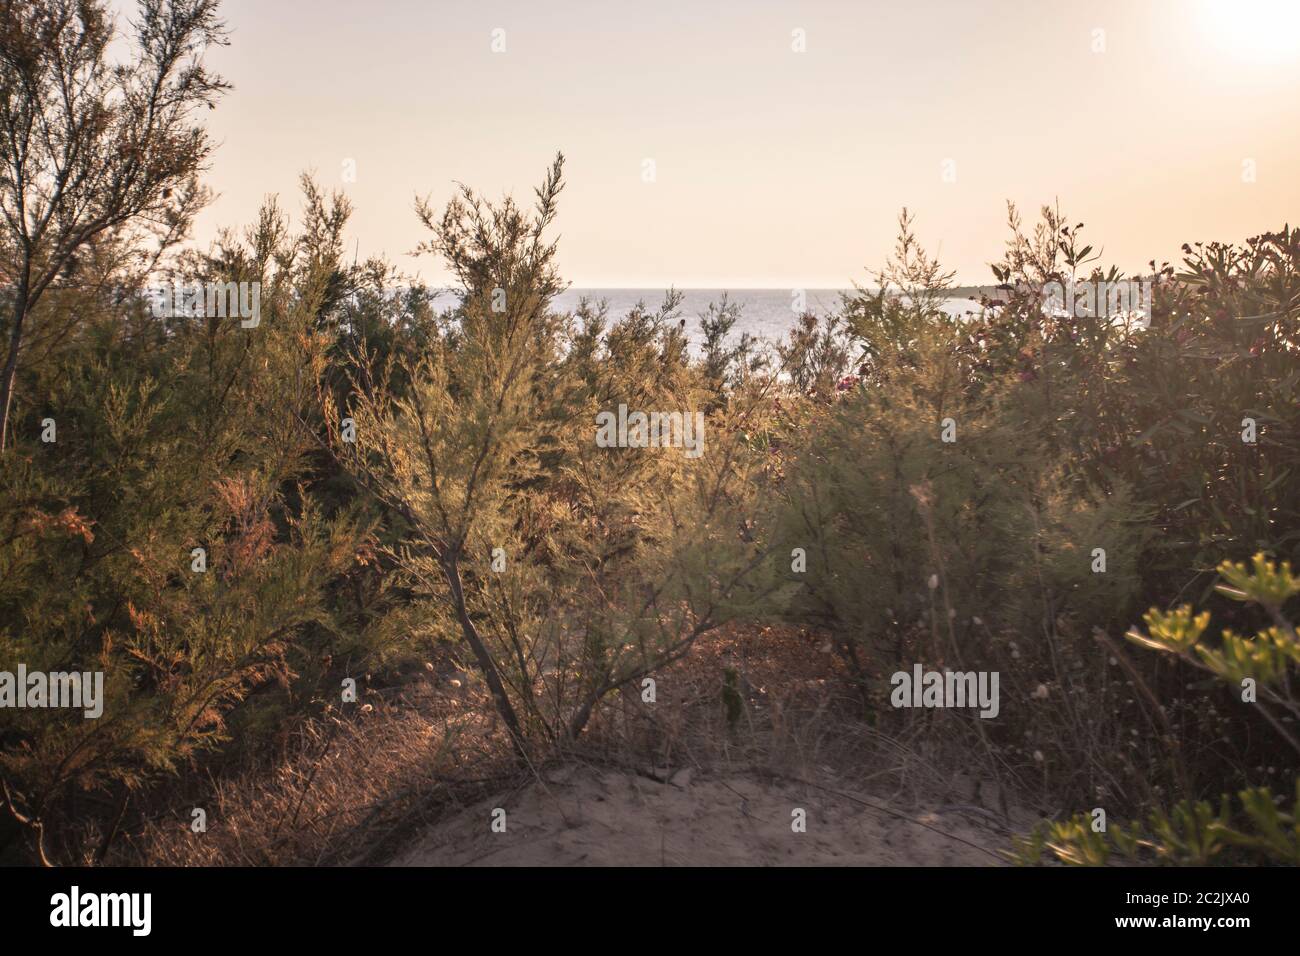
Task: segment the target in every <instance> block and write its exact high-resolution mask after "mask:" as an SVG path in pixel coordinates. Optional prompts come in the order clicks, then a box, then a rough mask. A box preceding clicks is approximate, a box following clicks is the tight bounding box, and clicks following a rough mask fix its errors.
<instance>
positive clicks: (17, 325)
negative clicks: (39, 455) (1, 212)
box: [0, 282, 28, 452]
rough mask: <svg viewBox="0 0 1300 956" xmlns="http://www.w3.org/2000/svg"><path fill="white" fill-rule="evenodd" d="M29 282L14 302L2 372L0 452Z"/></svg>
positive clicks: (23, 286)
mask: <svg viewBox="0 0 1300 956" xmlns="http://www.w3.org/2000/svg"><path fill="white" fill-rule="evenodd" d="M27 311H28V309H27V283H26V282H23V283H21V284H20V285H19V288H18V298H17V300H16V302H15V303H14V327H13V331H11V332H10V333H9V357H8V358H6V359H5V367H4V372H3V373H0V376H2V377H0V452H3V451H4V450H5V446H6V442H7V438H8V435H9V405H10V403H11V401H12V400H13V396H14V380H15V379H16V378H17V377H18V350H19V348H20V347H21V346H22V341H23V320H24V319H25V318H27Z"/></svg>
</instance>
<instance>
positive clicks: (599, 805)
mask: <svg viewBox="0 0 1300 956" xmlns="http://www.w3.org/2000/svg"><path fill="white" fill-rule="evenodd" d="M663 776H664V777H665V778H666V780H667V782H659V781H658V780H655V779H651V778H650V777H648V776H644V775H641V774H638V773H633V772H628V771H624V770H610V769H605V768H596V767H590V766H583V765H570V766H565V767H561V768H559V769H558V770H550V771H547V772H545V773H543V774H542V778H541V781H537V780H534V782H532V783H531V784H529V785H528V786H526V787H524V788H522V789H521V790H518V791H515V792H513V793H508V794H501V795H498V796H496V797H493V798H491V799H488V800H485V801H482V802H480V803H478V804H475V805H473V806H470V807H466V808H464V809H462V810H460V811H458V812H456V813H454V814H453V815H451V816H450V817H447V818H445V819H443V820H442V821H441V822H440V823H438V824H437V825H435V826H433V827H432V828H431V829H429V830H428V831H426V832H425V833H424V834H423V835H422V836H420V837H419V838H417V840H416V842H415V843H414V844H413V845H411V846H410V847H409V848H407V849H406V850H404V851H401V852H399V853H398V854H397V855H396V856H395V857H394V858H393V860H392V861H391V864H390V865H394V866H783V865H794V866H826V865H830V866H836V865H839V866H991V865H997V864H998V862H999V861H998V859H996V858H995V856H996V855H997V854H999V853H1000V851H1005V850H1006V849H1007V848H1008V840H1007V837H1006V835H1005V831H1004V830H1003V828H1002V827H1001V826H1000V824H999V823H998V821H997V820H996V818H995V816H994V814H993V813H991V812H990V811H989V810H988V809H987V808H982V807H976V806H959V807H954V806H947V807H937V808H930V809H926V808H917V807H907V808H902V807H890V806H888V804H887V801H886V798H882V797H881V796H880V795H879V794H874V795H868V794H858V793H852V792H851V791H850V790H849V789H846V786H845V784H844V782H843V781H837V782H836V783H835V785H834V786H833V787H832V788H831V789H833V790H836V791H838V792H837V793H833V792H828V791H827V790H826V789H824V788H823V787H818V786H811V785H808V784H806V783H802V782H793V781H790V780H788V779H786V778H779V777H778V778H767V777H766V776H765V775H759V774H753V773H724V774H717V775H710V774H701V773H700V772H699V771H696V770H694V769H682V770H678V771H676V772H675V773H667V774H664V775H663ZM854 797H856V798H858V800H867V801H870V802H871V803H874V804H876V805H877V806H879V807H888V809H890V810H894V811H895V812H896V813H899V814H904V815H905V816H907V817H910V818H911V821H909V820H906V819H900V818H899V817H898V816H893V815H891V814H890V813H888V812H884V811H882V810H881V809H876V808H871V807H867V806H864V805H862V803H860V802H857V800H855V799H852V798H854ZM497 808H500V809H503V810H505V832H493V830H492V820H493V811H494V810H495V809H497ZM796 809H802V810H803V811H805V816H806V832H803V833H797V832H794V831H793V830H792V822H793V820H794V819H795V818H794V816H793V815H792V812H793V811H794V810H796ZM497 816H498V817H499V814H498V815H497ZM912 821H915V822H912ZM920 824H926V825H928V826H929V827H932V828H934V829H927V828H926V826H922V825H920ZM498 827H499V824H498ZM936 830H941V831H944V833H939V832H935V831H936ZM945 833H946V834H948V835H944V834H945ZM958 838H959V839H958ZM960 841H967V842H965V843H963V842H960ZM967 844H973V846H972V845H967ZM980 848H984V850H985V851H987V852H983V851H981V849H980Z"/></svg>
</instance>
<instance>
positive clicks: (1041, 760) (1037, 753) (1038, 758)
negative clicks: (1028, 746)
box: [1034, 750, 1043, 763]
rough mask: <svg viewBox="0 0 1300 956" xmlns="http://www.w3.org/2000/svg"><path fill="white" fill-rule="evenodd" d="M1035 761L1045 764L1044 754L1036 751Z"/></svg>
mask: <svg viewBox="0 0 1300 956" xmlns="http://www.w3.org/2000/svg"><path fill="white" fill-rule="evenodd" d="M1034 760H1035V761H1036V762H1038V763H1042V762H1043V752H1042V751H1041V750H1035V751H1034Z"/></svg>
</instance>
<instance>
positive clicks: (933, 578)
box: [929, 574, 939, 591]
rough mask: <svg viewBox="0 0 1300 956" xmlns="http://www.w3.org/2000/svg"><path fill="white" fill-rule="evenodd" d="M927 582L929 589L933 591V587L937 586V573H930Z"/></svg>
mask: <svg viewBox="0 0 1300 956" xmlns="http://www.w3.org/2000/svg"><path fill="white" fill-rule="evenodd" d="M929 584H930V590H931V591H933V590H934V589H935V588H937V587H938V586H939V575H937V574H932V575H930V582H929Z"/></svg>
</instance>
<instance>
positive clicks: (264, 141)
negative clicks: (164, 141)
mask: <svg viewBox="0 0 1300 956" xmlns="http://www.w3.org/2000/svg"><path fill="white" fill-rule="evenodd" d="M120 6H121V8H122V9H124V11H125V10H129V7H130V5H129V4H125V3H123V4H121V5H120ZM223 16H224V19H225V20H226V22H227V24H228V26H229V28H230V31H231V36H230V40H231V43H230V46H229V47H226V48H221V49H217V50H215V51H212V52H211V53H210V54H209V57H208V63H209V65H210V66H212V67H213V68H215V69H216V70H217V71H218V72H220V73H221V74H223V75H224V76H225V78H226V79H227V80H229V81H230V82H231V83H233V84H234V90H233V91H232V92H231V93H230V94H229V95H228V96H227V97H226V98H225V99H224V101H223V102H222V103H221V104H220V105H219V106H218V108H217V110H216V111H215V112H212V113H209V114H207V117H206V119H207V122H208V128H209V130H210V132H211V133H212V135H213V137H214V138H215V140H216V141H217V144H218V146H217V149H216V150H215V153H214V156H213V160H212V165H211V169H210V170H209V173H208V175H207V182H208V184H209V186H210V187H211V188H213V189H214V190H215V191H216V192H217V193H218V194H219V198H218V199H217V200H216V202H214V203H213V205H212V206H211V207H210V208H209V209H208V210H206V211H205V212H204V213H203V215H202V218H201V219H200V221H199V224H198V229H197V232H196V236H195V240H196V242H197V243H199V244H200V245H206V244H207V243H208V242H210V241H211V239H212V238H214V237H215V236H216V234H217V232H218V230H219V229H220V228H222V227H235V228H242V227H243V226H245V225H247V224H249V223H251V222H253V221H254V218H255V214H256V210H257V208H258V206H259V205H260V203H261V202H262V200H263V199H264V197H265V196H267V195H268V194H278V195H279V197H280V200H281V203H282V205H283V206H285V207H286V208H288V209H290V210H293V211H295V212H296V210H297V209H298V208H299V202H298V185H297V182H298V177H299V175H300V174H301V173H302V172H304V171H310V172H314V173H315V175H316V176H317V178H318V179H319V181H320V182H321V184H322V185H323V186H325V187H327V188H330V189H337V190H340V191H342V192H344V193H346V194H347V195H348V196H349V198H350V199H351V200H352V202H353V204H354V205H355V207H356V211H355V214H354V217H353V220H352V223H351V236H352V241H353V242H354V243H355V248H356V249H357V251H358V254H359V255H360V256H361V257H363V258H364V257H366V256H370V255H379V254H382V255H386V256H387V257H389V258H390V259H391V260H392V261H393V262H394V263H395V264H396V265H398V266H399V268H401V269H402V270H403V271H405V272H406V273H408V274H411V275H418V276H420V277H421V278H423V279H424V280H426V281H428V282H431V283H435V284H439V283H442V282H446V281H448V277H447V273H446V271H445V269H444V268H443V267H442V265H441V263H439V262H438V261H437V260H436V259H434V258H431V257H428V256H423V257H419V258H415V257H412V256H411V255H410V253H411V252H412V251H413V250H414V249H415V248H416V246H417V245H418V244H419V243H420V242H421V241H422V240H424V239H425V238H426V235H427V234H426V231H425V229H424V227H423V226H421V225H420V223H419V222H418V220H417V219H416V216H415V213H414V211H413V207H414V203H415V199H416V197H417V196H424V197H428V198H429V199H430V200H431V201H432V202H433V203H434V204H435V205H438V206H440V205H441V204H442V203H444V202H445V201H446V200H447V199H448V198H450V197H451V195H452V193H453V190H454V189H455V183H456V182H463V183H465V184H467V185H470V186H472V187H474V188H475V189H477V190H480V191H482V192H483V193H485V194H486V195H487V196H489V197H499V196H501V195H503V194H504V193H512V194H514V195H515V196H516V197H517V198H519V199H524V200H531V198H532V188H533V186H535V185H536V184H537V183H539V182H540V181H541V179H542V176H543V174H544V173H545V171H546V168H547V166H548V164H549V163H550V161H551V159H552V158H553V156H554V154H555V153H556V151H557V150H562V151H563V152H564V154H565V156H566V159H567V162H566V167H565V169H566V178H567V182H568V186H567V189H566V191H565V192H564V194H563V196H562V199H561V203H560V213H559V217H558V220H557V223H556V235H558V236H559V238H560V245H559V250H560V251H559V264H560V268H561V272H562V274H563V276H564V277H565V279H567V280H568V281H570V282H571V283H572V284H573V285H574V286H575V287H578V288H588V287H596V288H600V287H607V288H616V287H636V288H642V287H649V288H666V287H668V286H670V285H671V286H676V287H677V288H728V287H730V288H743V287H768V288H837V287H845V286H847V285H848V284H849V283H850V282H851V281H853V280H857V281H859V282H863V283H867V282H869V281H870V275H869V272H868V270H875V269H877V268H878V267H880V266H881V265H882V264H883V263H884V261H885V259H886V258H887V256H888V255H889V253H890V250H891V248H892V245H893V237H894V233H895V221H896V218H897V215H898V212H899V210H900V209H901V208H902V207H904V206H906V207H908V208H909V209H910V210H912V212H913V213H914V214H915V216H916V231H917V233H918V236H919V238H920V239H921V240H922V242H923V244H924V245H925V246H926V247H927V248H928V249H929V250H930V251H931V252H937V253H938V255H939V258H940V260H941V261H942V262H943V263H944V265H945V266H946V267H947V268H949V269H952V270H955V271H956V273H957V277H958V280H959V281H961V282H963V283H981V282H988V281H990V279H991V274H990V272H989V268H988V263H989V262H990V261H993V260H995V259H997V258H998V257H999V256H1000V254H1001V251H1002V248H1003V243H1004V241H1005V239H1006V237H1007V228H1006V201H1007V200H1013V201H1015V202H1016V203H1017V204H1018V205H1019V206H1020V208H1021V210H1022V213H1023V214H1024V217H1025V218H1026V220H1031V219H1032V218H1034V217H1036V215H1037V211H1038V208H1039V207H1040V206H1041V205H1043V204H1044V203H1053V202H1059V204H1060V206H1061V207H1062V209H1063V211H1064V212H1065V213H1066V214H1067V216H1068V217H1069V218H1070V219H1071V220H1072V221H1074V222H1084V223H1085V224H1086V228H1085V235H1086V236H1087V237H1088V238H1089V241H1091V242H1093V243H1094V244H1095V245H1097V246H1099V247H1101V248H1102V250H1103V258H1104V260H1105V261H1106V263H1108V264H1109V263H1114V264H1115V265H1118V266H1120V267H1121V268H1123V269H1125V270H1130V271H1132V270H1137V269H1140V268H1141V267H1143V266H1144V265H1145V264H1146V262H1147V261H1148V260H1150V259H1152V258H1156V259H1158V260H1169V261H1173V262H1177V261H1178V257H1179V248H1180V246H1181V244H1182V243H1183V242H1191V241H1195V240H1212V239H1220V240H1233V241H1240V240H1242V239H1245V238H1246V237H1248V236H1251V235H1255V234H1257V233H1260V232H1263V231H1266V230H1275V229H1279V228H1281V227H1282V225H1283V224H1284V223H1286V222H1291V223H1292V224H1294V223H1296V222H1297V221H1298V220H1300V0H1114V2H1112V0H1097V2H1058V0H1019V2H1016V0H984V2H977V0H906V2H888V3H885V2H870V0H857V2H853V0H833V2H832V0H822V2H812V0H716V2H707V0H684V2H682V0H655V2H618V0H602V2H587V0H565V2H560V3H553V4H542V3H536V2H496V0H421V2H413V0H412V2H408V0H367V2H360V0H227V2H226V3H225V4H223Z"/></svg>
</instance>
